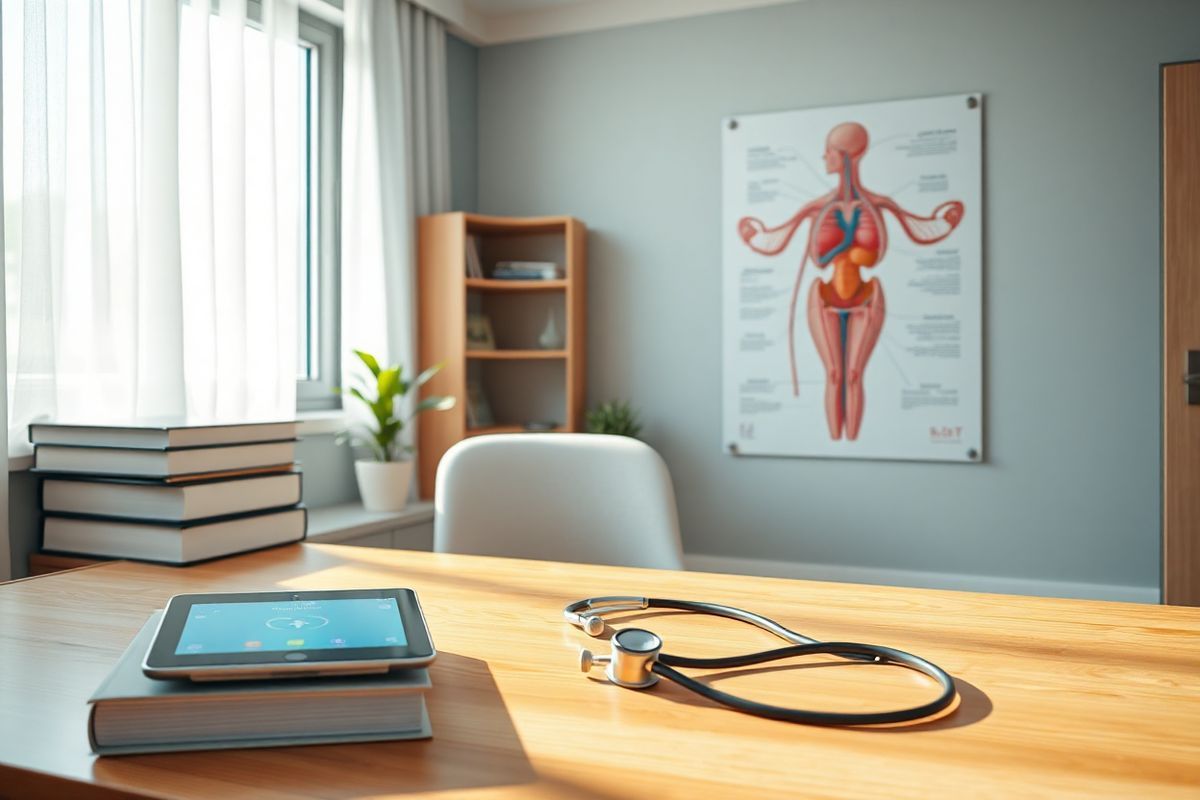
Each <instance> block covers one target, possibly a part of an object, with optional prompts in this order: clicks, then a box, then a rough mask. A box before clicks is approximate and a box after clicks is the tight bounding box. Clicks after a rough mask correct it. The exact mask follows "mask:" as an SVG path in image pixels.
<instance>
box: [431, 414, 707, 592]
mask: <svg viewBox="0 0 1200 800" xmlns="http://www.w3.org/2000/svg"><path fill="white" fill-rule="evenodd" d="M434 505H435V508H436V511H435V516H434V523H433V549H434V550H436V551H437V552H439V553H470V554H474V555H488V556H510V557H514V558H536V559H545V560H549V561H576V562H584V563H592V564H613V565H617V566H626V567H656V568H659V569H682V568H683V550H682V548H681V547H680V543H679V517H678V514H677V512H676V510H675V492H674V490H673V489H672V488H671V476H670V474H669V473H668V472H667V466H666V464H664V463H663V460H662V458H661V457H660V456H659V455H658V453H656V452H655V451H654V450H653V449H652V448H651V447H649V446H648V445H645V444H643V443H642V442H639V441H637V440H636V439H630V438H629V437H626V436H604V435H599V434H586V433H515V434H499V435H495V436H478V437H474V438H471V439H464V440H463V441H461V442H459V443H458V444H456V445H454V446H453V447H451V448H450V449H449V450H447V451H446V454H445V455H444V456H442V461H441V463H440V464H439V465H438V470H437V488H436V491H435V501H434Z"/></svg>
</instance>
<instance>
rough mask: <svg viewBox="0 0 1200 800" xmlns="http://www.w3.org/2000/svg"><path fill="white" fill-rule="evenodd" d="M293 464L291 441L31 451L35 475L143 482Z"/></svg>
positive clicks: (45, 447) (57, 447)
mask: <svg viewBox="0 0 1200 800" xmlns="http://www.w3.org/2000/svg"><path fill="white" fill-rule="evenodd" d="M295 460H296V442H295V441H294V440H292V441H283V442H263V443H258V444H235V445H228V446H220V445H212V446H203V447H185V448H175V449H167V450H146V449H139V448H116V447H100V446H82V445H47V444H39V445H36V446H35V447H34V450H33V466H34V469H36V470H38V471H41V472H73V473H89V474H94V475H116V476H129V477H145V478H171V477H179V476H183V475H200V474H203V473H222V472H231V471H236V470H249V469H257V468H261V467H280V468H283V467H285V466H287V467H290V465H291V464H292V463H293V462H294V461H295Z"/></svg>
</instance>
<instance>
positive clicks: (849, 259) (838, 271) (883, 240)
mask: <svg viewBox="0 0 1200 800" xmlns="http://www.w3.org/2000/svg"><path fill="white" fill-rule="evenodd" d="M868 142H869V137H868V135H867V130H866V128H864V127H863V126H862V125H860V124H859V123H857V122H844V123H842V124H840V125H837V126H835V127H834V128H833V129H832V130H831V131H830V132H829V135H828V137H827V138H826V143H825V169H826V171H827V172H828V173H830V174H836V175H837V176H838V186H837V188H836V189H834V190H833V191H831V192H829V193H828V194H825V195H822V196H821V197H818V198H816V199H815V200H812V201H811V202H809V203H807V204H805V205H804V206H803V207H802V208H801V209H800V210H799V211H798V212H796V215H795V216H793V217H792V218H791V219H789V220H787V221H786V222H784V223H783V224H782V225H779V226H777V227H774V228H768V227H766V226H765V225H764V224H763V223H762V221H761V220H759V219H757V218H755V217H743V218H742V219H741V220H739V221H738V234H739V236H740V237H741V239H742V241H744V242H745V243H746V245H747V246H749V247H750V249H752V250H754V251H755V252H757V253H761V254H763V255H768V256H775V255H779V254H780V253H782V252H783V251H784V250H785V249H787V246H788V244H789V243H790V242H791V240H792V237H793V236H795V234H796V232H797V231H798V230H799V229H800V226H801V225H802V224H804V222H805V221H810V222H811V223H812V224H811V226H810V228H809V234H808V243H807V245H806V246H805V248H804V256H803V258H802V259H801V261H800V266H799V268H798V269H797V273H796V283H795V286H794V287H793V289H792V299H791V304H790V306H789V308H788V358H789V359H790V362H791V369H792V393H793V394H794V395H796V396H799V394H800V378H799V375H798V374H797V370H796V337H795V327H796V306H797V302H798V301H799V297H800V284H801V281H802V280H803V278H804V269H805V267H806V266H807V264H808V262H809V261H810V260H811V261H812V262H813V264H814V265H816V267H817V268H818V269H821V270H826V269H828V270H830V272H829V278H828V279H827V280H825V279H820V278H818V279H817V280H814V281H813V282H812V287H811V289H810V290H809V292H808V299H807V315H808V327H809V331H810V332H811V334H812V339H813V344H814V345H815V346H816V349H817V353H818V355H819V356H820V358H821V362H822V364H824V366H825V417H826V421H827V422H828V423H829V435H830V437H831V438H832V439H833V440H835V441H836V440H840V439H841V438H842V437H843V435H844V436H845V438H846V439H847V440H849V441H854V440H855V439H857V438H858V434H859V431H860V429H861V427H862V419H863V410H864V402H865V398H864V395H863V373H864V371H865V370H866V367H867V362H868V360H869V359H870V357H871V353H872V351H873V350H874V349H875V344H876V342H877V341H878V340H879V334H880V332H881V331H882V330H883V322H884V318H885V316H886V313H887V305H886V302H885V300H884V294H883V286H882V284H881V282H880V280H879V278H878V277H874V278H872V277H866V276H864V275H863V270H864V269H874V268H876V267H878V266H880V264H881V262H882V261H883V258H884V256H885V254H886V253H887V234H888V231H887V226H886V225H885V223H884V216H883V213H884V212H888V213H890V214H891V215H892V216H893V217H894V218H895V220H896V222H898V223H899V225H900V228H901V229H902V230H903V231H904V233H905V235H906V236H907V237H908V238H909V239H911V240H912V241H913V242H914V243H916V244H919V245H931V244H936V243H937V242H940V241H942V240H943V239H945V238H946V237H947V236H949V235H950V234H951V233H952V232H953V231H954V229H955V228H956V227H958V224H959V223H960V222H961V221H962V218H963V213H964V208H963V204H962V203H961V202H960V201H958V200H951V201H948V202H945V203H942V204H941V205H939V206H937V207H936V208H935V209H934V210H933V213H932V214H931V215H930V216H928V217H921V216H918V215H916V214H913V213H912V212H910V211H907V210H905V209H904V208H902V207H901V206H900V205H899V204H898V203H897V202H896V201H895V200H893V199H892V198H890V197H887V196H884V195H879V194H875V193H873V192H871V191H868V190H867V189H866V188H865V187H863V186H862V184H861V182H860V181H859V164H860V162H861V161H862V159H863V156H864V155H866V152H867V146H868Z"/></svg>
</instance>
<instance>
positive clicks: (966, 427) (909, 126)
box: [722, 94, 983, 461]
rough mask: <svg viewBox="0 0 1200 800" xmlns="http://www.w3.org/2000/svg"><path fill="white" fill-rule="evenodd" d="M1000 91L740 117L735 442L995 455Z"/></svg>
mask: <svg viewBox="0 0 1200 800" xmlns="http://www.w3.org/2000/svg"><path fill="white" fill-rule="evenodd" d="M982 115H983V107H982V98H981V97H980V95H977V94H972V95H955V96H952V97H935V98H926V99H920V100H903V101H896V102H888V103H871V104H867V105H854V106H841V107H836V108H819V109H811V110H804V111H788V112H782V113H770V114H753V115H746V116H736V117H728V118H726V119H725V120H724V121H723V169H724V208H723V212H722V225H723V231H722V234H723V236H722V241H723V250H724V252H723V258H722V270H723V282H724V284H723V295H724V297H723V303H724V379H723V383H724V398H723V400H724V441H723V445H724V446H725V447H727V448H728V449H729V450H730V451H731V452H734V453H737V454H741V455H782V456H830V457H845V458H887V459H918V460H940V461H978V460H981V459H982V457H983V455H982V444H983V431H982V422H983V415H982V389H981V383H982V357H981V354H982V342H981V335H982V334H981V327H982V326H981V305H982V295H981V288H982V254H981V250H982V247H981V241H982V230H983V214H982V211H983V209H982V203H981V199H982V187H981V183H982V136H981V132H982Z"/></svg>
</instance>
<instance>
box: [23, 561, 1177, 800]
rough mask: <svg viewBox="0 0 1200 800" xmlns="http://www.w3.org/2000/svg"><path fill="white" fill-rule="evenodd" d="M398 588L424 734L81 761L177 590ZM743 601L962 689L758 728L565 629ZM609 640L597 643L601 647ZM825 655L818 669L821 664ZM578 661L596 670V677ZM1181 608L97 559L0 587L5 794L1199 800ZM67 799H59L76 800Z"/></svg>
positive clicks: (776, 682)
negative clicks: (426, 678)
mask: <svg viewBox="0 0 1200 800" xmlns="http://www.w3.org/2000/svg"><path fill="white" fill-rule="evenodd" d="M367 586H411V587H413V588H415V589H416V590H417V592H418V593H419V594H420V597H421V601H422V604H423V605H424V608H425V613H426V615H427V617H428V619H429V624H430V628H431V630H432V631H433V635H434V639H435V640H436V644H437V647H438V649H439V651H440V653H441V654H440V655H439V658H438V660H437V662H436V664H435V666H434V668H433V672H432V677H433V684H434V689H433V691H432V693H431V694H430V697H429V711H430V717H431V719H432V721H433V727H434V738H433V739H432V740H431V741H427V742H392V743H378V744H358V745H337V746H312V747H294V748H282V749H275V750H246V751H229V752H216V753H185V754H163V755H152V756H127V757H121V758H102V759H96V758H95V757H93V756H91V755H90V754H89V752H88V745H87V739H86V735H85V719H86V714H87V708H86V706H85V702H84V701H85V700H86V699H87V697H88V696H89V695H90V694H91V692H92V690H93V689H94V688H95V687H96V685H97V684H99V682H100V681H101V679H102V678H103V677H104V676H105V674H106V673H107V672H108V671H109V669H110V668H111V667H112V665H113V664H114V662H115V661H116V659H117V657H118V656H119V655H120V653H121V651H122V649H123V648H124V647H125V645H126V643H127V642H128V641H129V639H130V638H131V637H132V636H133V635H134V633H136V632H137V630H138V628H139V626H140V625H141V624H142V622H143V621H144V620H145V618H146V616H147V615H148V614H149V613H150V612H151V611H152V610H153V609H155V608H160V607H161V606H162V605H163V603H164V601H165V600H166V599H167V597H169V596H170V595H172V594H176V593H179V592H199V591H217V590H221V591H230V590H233V591H248V590H257V589H264V590H265V589H278V588H284V589H300V588H312V589H324V588H335V587H367ZM606 594H646V595H655V596H666V597H681V598H690V599H701V600H708V601H714V602H724V603H730V604H733V605H737V606H741V607H743V608H750V609H753V610H755V611H759V612H761V613H765V614H767V615H768V616H771V617H774V618H775V619H777V620H780V621H781V622H783V623H784V624H786V625H788V626H790V627H792V628H795V629H797V630H800V631H802V632H804V633H807V634H809V635H811V636H815V637H817V638H820V639H839V640H851V641H866V642H875V643H879V644H887V645H891V646H894V647H898V648H900V649H903V650H909V651H911V652H915V653H919V654H921V655H923V656H925V657H927V658H929V659H931V660H933V661H935V662H937V663H938V664H940V665H942V666H943V667H945V668H946V669H947V670H949V672H950V673H952V674H953V675H954V676H956V678H957V679H958V680H959V688H960V693H961V697H962V701H961V703H960V704H959V706H958V707H957V708H956V709H955V710H954V711H952V712H951V713H949V714H946V715H945V716H943V717H941V718H939V719H937V720H934V721H930V722H925V723H923V724H917V725H911V726H907V727H899V728H875V729H858V730H845V729H842V730H839V729H827V728H815V727H807V726H802V725H790V724H787V723H783V722H774V721H769V720H762V719H757V718H754V717H749V716H745V715H741V714H737V713H735V712H732V711H728V710H724V709H720V708H717V707H714V706H711V705H709V704H708V703H707V702H706V701H703V700H700V699H697V698H694V696H693V695H690V694H688V693H686V692H684V691H683V690H682V689H679V688H678V687H676V686H674V685H671V684H667V683H666V682H663V683H660V685H659V686H658V687H656V688H655V689H653V690H651V691H647V692H637V691H630V690H626V689H621V688H618V687H616V686H612V685H609V684H607V683H604V682H601V681H600V680H596V679H592V680H589V679H587V678H585V677H584V676H583V675H581V674H580V673H579V672H578V670H577V667H576V663H577V662H576V652H577V649H578V648H579V646H580V645H583V644H585V643H586V642H587V641H588V640H587V638H586V637H585V636H584V635H583V634H582V633H581V632H579V631H576V630H574V629H572V628H569V627H568V626H567V625H565V624H564V623H563V622H562V620H561V617H560V611H561V608H562V606H563V605H564V604H565V603H566V602H567V601H569V600H574V599H577V598H578V597H582V596H585V595H589V596H595V595H606ZM627 616H628V618H630V619H632V618H634V617H640V618H641V622H640V623H639V624H641V625H642V626H645V627H649V628H651V629H653V630H655V631H657V632H659V633H660V634H661V635H662V636H663V637H664V639H665V640H666V645H667V647H666V649H667V650H668V651H670V652H676V653H686V654H696V655H701V656H703V655H718V654H728V653H736V652H743V651H746V650H751V649H761V648H763V647H766V646H775V641H774V640H773V639H771V638H770V637H769V636H768V635H767V634H765V633H762V632H761V631H757V630H755V629H753V628H750V627H748V626H745V625H740V624H738V623H734V622H730V621H726V620H714V619H709V618H701V617H695V616H680V615H677V614H672V613H658V614H654V615H650V614H648V613H647V612H640V613H639V614H637V615H632V614H631V615H627ZM601 649H603V645H601ZM798 663H803V662H794V663H793V667H792V668H788V669H779V668H777V667H767V668H759V669H757V670H752V671H750V673H749V674H743V675H741V676H738V677H732V676H731V675H730V674H728V673H722V674H719V675H716V676H715V679H716V680H717V681H718V682H719V685H721V686H722V687H724V688H726V689H728V690H731V691H734V692H741V693H745V694H748V695H751V696H753V697H756V698H761V699H763V700H765V701H767V702H774V703H778V704H783V705H799V706H806V705H807V706H810V707H825V708H829V709H869V708H882V707H893V706H894V705H896V704H898V703H904V704H907V703H908V702H909V701H911V700H915V699H919V698H923V697H929V696H931V692H932V690H931V687H930V686H929V685H927V684H926V683H924V682H923V679H922V678H921V677H920V676H919V675H916V674H915V673H911V672H909V671H907V670H904V669H900V668H893V667H883V666H879V665H871V664H847V663H845V662H837V663H836V665H835V664H834V663H833V662H831V661H830V660H829V659H827V658H825V657H817V658H816V659H809V660H808V662H807V663H808V664H810V665H813V664H815V665H817V666H806V667H804V668H796V667H795V664H798ZM822 664H824V665H825V666H819V665H822ZM599 674H600V673H599V671H597V672H596V677H598V676H599ZM1198 677H1200V609H1184V608H1167V607H1158V606H1139V605H1131V604H1123V603H1101V602H1086V601H1071V600H1052V599H1040V598H1028V597H1009V596H1003V595H983V594H970V593H965V592H944V591H926V590H917V589H901V588H890V587H876V586H857V585H850V584H833V583H815V582H808V581H788V580H778V579H771V578H746V577H740V576H732V575H711V574H702V573H683V572H679V573H672V572H656V571H651V570H636V569H620V568H612V567H597V566H583V565H575V564H556V563H548V562H536V561H515V560H507V559H492V558H481V557H471V556H451V555H437V554H432V553H416V552H404V551H392V550H374V549H368V548H358V547H341V546H334V545H302V546H294V547H290V548H284V549H277V550H270V551H264V552H261V553H256V554H252V555H248V556H243V557H239V558H234V559H230V560H226V561H221V562H215V563H212V564H207V565H202V566H197V567H192V568H189V569H174V568H170V567H154V566H148V565H144V564H132V563H113V564H106V565H103V566H98V567H91V568H84V569H80V570H76V571H73V572H67V573H59V574H56V575H50V576H46V577H42V578H36V579H30V580H26V581H17V582H14V583H11V584H6V585H3V586H0V793H5V792H14V793H16V794H21V793H24V792H31V793H38V794H57V793H62V792H64V791H65V790H66V788H67V787H66V785H65V784H64V783H63V782H62V781H64V780H70V781H79V782H85V783H87V784H90V785H91V789H92V792H91V794H92V795H96V796H108V795H109V794H110V793H113V792H121V791H124V792H131V793H138V794H146V795H162V796H170V797H221V798H222V799H223V800H229V799H230V798H235V797H242V796H251V795H252V796H255V797H271V798H274V797H280V798H282V797H363V796H367V795H371V796H375V795H388V794H396V795H407V796H413V795H419V794H421V793H424V792H428V793H437V792H440V791H451V792H454V793H457V792H461V791H464V790H471V796H473V797H475V796H478V797H492V796H504V797H521V798H526V797H549V796H557V795H568V794H570V795H574V796H596V797H630V796H649V795H652V794H653V795H665V796H691V797H721V796H729V795H732V794H739V793H748V794H749V793H753V794H754V795H757V796H766V795H784V794H789V795H792V796H796V795H801V796H806V797H811V796H821V797H825V796H854V797H863V796H876V797H878V796H889V797H890V796H913V797H930V796H938V795H942V796H949V795H962V794H964V793H965V794H968V795H971V796H981V795H982V796H996V797H1009V796H1029V795H1030V794H1043V795H1052V796H1055V797H1066V796H1088V797H1095V796H1097V795H1113V796H1122V797H1151V796H1153V797H1163V796H1170V795H1179V796H1192V797H1195V796H1197V793H1198V792H1200V689H1198V687H1197V678H1198ZM83 788H84V787H81V786H75V787H70V791H71V792H72V794H73V796H86V795H87V794H88V793H87V792H85V791H83Z"/></svg>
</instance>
